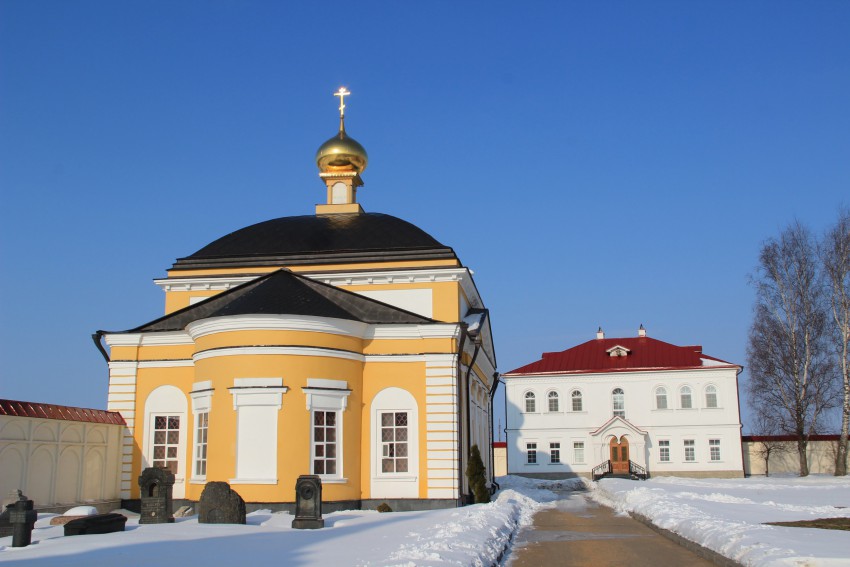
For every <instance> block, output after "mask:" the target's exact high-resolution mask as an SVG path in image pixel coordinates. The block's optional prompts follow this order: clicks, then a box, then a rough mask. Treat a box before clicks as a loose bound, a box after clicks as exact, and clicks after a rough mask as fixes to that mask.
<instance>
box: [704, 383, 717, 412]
mask: <svg viewBox="0 0 850 567" xmlns="http://www.w3.org/2000/svg"><path fill="white" fill-rule="evenodd" d="M705 407H707V408H716V407H717V387H716V386H706V388H705Z"/></svg>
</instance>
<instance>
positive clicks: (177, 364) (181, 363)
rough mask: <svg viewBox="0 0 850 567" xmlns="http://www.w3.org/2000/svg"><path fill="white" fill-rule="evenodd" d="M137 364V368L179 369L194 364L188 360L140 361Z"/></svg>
mask: <svg viewBox="0 0 850 567" xmlns="http://www.w3.org/2000/svg"><path fill="white" fill-rule="evenodd" d="M138 364H139V368H181V367H186V366H194V365H195V363H194V362H193V361H192V360H190V359H188V358H181V359H175V360H140V361H139V362H138Z"/></svg>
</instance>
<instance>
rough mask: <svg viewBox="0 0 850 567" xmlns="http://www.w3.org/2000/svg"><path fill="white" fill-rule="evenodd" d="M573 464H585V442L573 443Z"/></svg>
mask: <svg viewBox="0 0 850 567" xmlns="http://www.w3.org/2000/svg"><path fill="white" fill-rule="evenodd" d="M573 462H576V463H583V462H584V441H574V442H573Z"/></svg>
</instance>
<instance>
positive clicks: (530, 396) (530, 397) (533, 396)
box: [522, 392, 537, 413]
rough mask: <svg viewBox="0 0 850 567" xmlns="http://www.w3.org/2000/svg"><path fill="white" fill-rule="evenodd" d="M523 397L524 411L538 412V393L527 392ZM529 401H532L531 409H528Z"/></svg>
mask: <svg viewBox="0 0 850 567" xmlns="http://www.w3.org/2000/svg"><path fill="white" fill-rule="evenodd" d="M522 399H523V402H524V403H523V406H522V407H523V410H524V413H537V395H536V394H535V393H534V392H526V393H525V394H523V396H522ZM529 402H531V409H528V403H529Z"/></svg>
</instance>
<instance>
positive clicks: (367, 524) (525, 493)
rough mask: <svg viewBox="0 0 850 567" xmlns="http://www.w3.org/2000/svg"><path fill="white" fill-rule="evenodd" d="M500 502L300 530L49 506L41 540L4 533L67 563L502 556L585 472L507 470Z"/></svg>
mask: <svg viewBox="0 0 850 567" xmlns="http://www.w3.org/2000/svg"><path fill="white" fill-rule="evenodd" d="M499 480H500V481H502V490H501V491H500V492H499V493H498V495H497V497H496V498H495V499H494V501H493V502H490V503H489V504H476V505H474V506H466V507H464V508H453V509H448V510H433V511H426V512H394V513H388V514H378V513H377V512H371V511H363V510H351V511H344V512H335V513H333V514H328V515H326V516H325V525H326V528H325V529H321V530H293V529H292V528H291V527H290V526H291V523H292V516H290V515H289V514H277V513H272V512H270V511H268V510H261V511H258V512H253V513H251V514H249V515H248V524H247V525H244V526H241V525H229V524H218V525H212V524H198V519H197V516H191V517H188V518H177V520H176V522H175V523H173V524H145V525H141V526H140V525H139V522H138V516H137V515H134V516H135V517H131V518H129V519H128V520H127V531H125V532H121V533H114V534H103V535H89V536H76V537H64V536H63V533H64V532H63V528H62V527H61V526H50V525H49V524H50V517H51V516H52V515H40V516H39V521H38V522H37V523H36V529H35V531H34V532H33V541H34V542H35V545H31V546H29V547H24V548H12V547H9V546H10V545H11V538H10V537H7V538H0V563H5V562H8V563H22V564H28V565H53V564H55V565H60V564H61V565H62V566H63V567H74V566H90V565H104V564H114V565H121V566H122V567H133V566H139V567H142V566H145V567H146V566H148V565H150V563H151V561H155V562H156V561H161V562H163V561H164V562H165V563H167V564H170V565H177V564H191V565H196V564H200V565H205V566H209V567H213V566H218V565H221V566H228V567H230V566H232V565H234V564H237V565H239V564H244V563H245V561H246V559H250V562H251V563H257V562H260V563H263V562H266V561H267V562H269V564H273V565H277V564H286V565H291V566H300V565H305V566H306V565H311V566H312V565H417V566H431V565H433V566H442V565H475V566H489V565H492V564H493V563H495V562H496V561H497V560H498V558H499V557H500V555H501V554H502V553H503V551H504V550H505V547H506V546H507V545H508V544H509V543H510V541H511V539H512V538H513V536H514V535H515V534H516V532H517V530H518V529H519V528H520V527H522V526H525V525H528V524H530V523H531V518H532V516H533V515H534V513H535V512H536V511H537V510H538V509H539V508H540V507H542V506H550V505H554V501H555V500H557V498H558V494H557V493H556V491H563V490H569V489H570V488H573V487H579V488H583V483H582V482H581V481H573V482H551V481H549V482H547V481H535V480H530V479H523V478H515V477H504V478H501V479H499Z"/></svg>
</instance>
